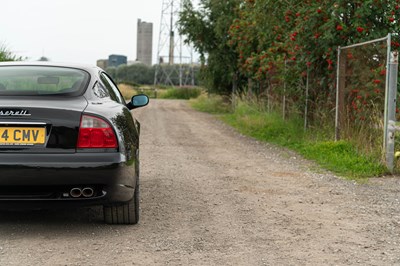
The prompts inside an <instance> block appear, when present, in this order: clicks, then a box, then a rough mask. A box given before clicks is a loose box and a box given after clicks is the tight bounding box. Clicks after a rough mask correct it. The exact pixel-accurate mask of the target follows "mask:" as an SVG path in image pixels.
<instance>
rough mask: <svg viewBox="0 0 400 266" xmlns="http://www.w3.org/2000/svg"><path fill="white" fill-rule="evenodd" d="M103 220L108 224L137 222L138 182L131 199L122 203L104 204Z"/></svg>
mask: <svg viewBox="0 0 400 266" xmlns="http://www.w3.org/2000/svg"><path fill="white" fill-rule="evenodd" d="M103 214H104V221H105V222H106V223H108V224H137V223H138V222H139V184H137V185H136V187H135V193H134V195H133V198H132V200H131V201H129V202H128V203H126V204H123V205H114V206H104V207H103Z"/></svg>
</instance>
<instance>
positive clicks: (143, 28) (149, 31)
mask: <svg viewBox="0 0 400 266" xmlns="http://www.w3.org/2000/svg"><path fill="white" fill-rule="evenodd" d="M136 47H137V49H136V56H137V61H139V62H142V63H144V64H146V65H148V66H151V65H152V60H153V23H148V22H144V21H141V20H140V19H138V23H137V46H136Z"/></svg>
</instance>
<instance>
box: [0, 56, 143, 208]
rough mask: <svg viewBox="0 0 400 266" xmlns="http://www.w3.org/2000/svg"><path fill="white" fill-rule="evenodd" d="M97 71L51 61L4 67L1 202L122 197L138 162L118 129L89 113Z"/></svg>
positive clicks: (78, 202) (56, 203)
mask: <svg viewBox="0 0 400 266" xmlns="http://www.w3.org/2000/svg"><path fill="white" fill-rule="evenodd" d="M93 82H94V81H93V79H92V77H91V74H90V73H89V72H88V71H86V70H84V69H78V68H70V67H62V66H48V65H44V66H42V65H35V66H34V65H13V64H10V65H4V64H1V65H0V173H1V174H0V208H7V209H14V208H52V207H60V206H83V205H107V204H115V203H124V202H127V201H129V200H131V198H132V197H133V192H134V185H135V180H134V175H135V171H134V168H132V167H130V166H129V164H128V163H127V160H126V156H125V154H123V153H121V152H120V147H119V144H120V139H119V138H118V134H117V132H116V128H115V127H114V126H113V124H112V122H111V121H108V120H107V118H105V117H102V116H99V115H97V114H93V113H90V114H87V113H85V110H86V108H87V107H88V105H89V104H90V102H89V101H88V99H87V98H86V97H85V91H86V90H87V88H88V87H91V86H93Z"/></svg>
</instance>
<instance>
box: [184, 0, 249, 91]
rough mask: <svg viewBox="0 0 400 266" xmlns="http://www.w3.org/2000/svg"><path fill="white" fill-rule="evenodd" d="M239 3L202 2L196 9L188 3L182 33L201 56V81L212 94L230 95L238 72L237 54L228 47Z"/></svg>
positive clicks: (231, 0)
mask: <svg viewBox="0 0 400 266" xmlns="http://www.w3.org/2000/svg"><path fill="white" fill-rule="evenodd" d="M241 2H242V1H240V0H227V1H219V0H200V4H199V8H198V9H195V8H194V6H193V4H192V3H191V2H190V1H185V2H184V5H183V11H182V12H181V14H180V18H179V21H178V23H179V31H180V33H181V34H182V35H184V36H186V40H185V41H186V42H188V43H191V44H193V46H194V47H195V49H196V50H197V51H198V52H199V54H200V60H201V64H202V68H201V78H202V80H203V83H204V84H205V85H206V86H207V87H208V88H209V89H210V90H212V91H217V92H219V93H221V94H229V93H230V92H231V90H232V85H233V81H234V80H235V79H236V78H234V77H235V76H236V75H237V73H238V65H237V53H236V51H235V50H234V49H233V48H232V47H230V46H229V45H228V38H229V37H228V35H227V32H228V29H229V27H230V25H231V24H232V21H233V20H234V19H235V17H236V10H237V9H238V7H239V5H240V3H241Z"/></svg>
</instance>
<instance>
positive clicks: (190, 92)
mask: <svg viewBox="0 0 400 266" xmlns="http://www.w3.org/2000/svg"><path fill="white" fill-rule="evenodd" d="M201 92H202V90H201V88H192V87H182V88H169V89H166V90H160V91H159V93H158V97H159V98H161V99H180V100H189V99H192V98H197V97H199V96H200V94H201Z"/></svg>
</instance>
